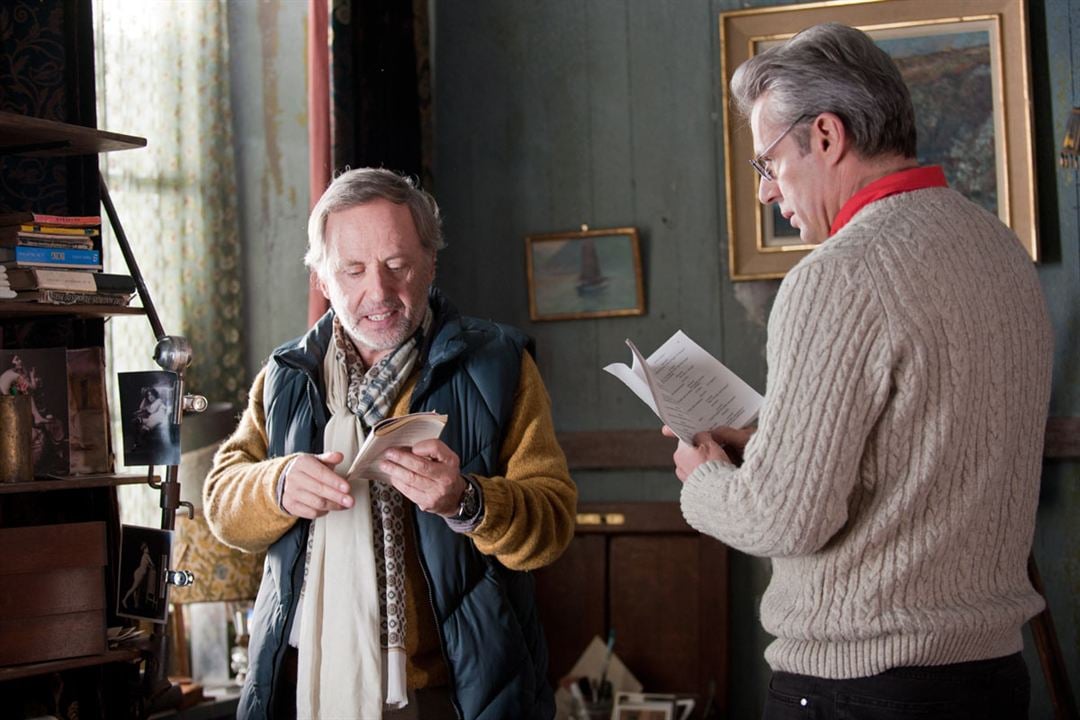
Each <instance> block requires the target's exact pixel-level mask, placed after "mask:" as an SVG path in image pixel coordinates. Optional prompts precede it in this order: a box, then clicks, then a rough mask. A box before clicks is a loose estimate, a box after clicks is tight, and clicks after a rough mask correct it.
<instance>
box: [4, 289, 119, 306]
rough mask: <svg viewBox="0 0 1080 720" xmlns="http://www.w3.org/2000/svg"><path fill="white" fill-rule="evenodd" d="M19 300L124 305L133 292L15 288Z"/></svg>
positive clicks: (15, 295) (69, 303) (16, 297)
mask: <svg viewBox="0 0 1080 720" xmlns="http://www.w3.org/2000/svg"><path fill="white" fill-rule="evenodd" d="M12 293H13V295H14V297H11V298H10V299H12V300H15V301H17V302H36V303H42V304H45V305H110V306H124V305H128V304H129V303H130V302H131V293H109V292H84V291H82V290H13V291H12Z"/></svg>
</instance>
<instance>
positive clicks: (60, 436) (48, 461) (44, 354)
mask: <svg viewBox="0 0 1080 720" xmlns="http://www.w3.org/2000/svg"><path fill="white" fill-rule="evenodd" d="M0 394H3V395H29V396H30V412H31V416H32V422H33V430H32V431H31V452H32V456H33V464H34V475H36V476H39V477H40V476H46V475H64V476H66V475H67V474H68V369H67V352H66V350H65V349H64V348H62V347H55V348H23V349H19V350H0Z"/></svg>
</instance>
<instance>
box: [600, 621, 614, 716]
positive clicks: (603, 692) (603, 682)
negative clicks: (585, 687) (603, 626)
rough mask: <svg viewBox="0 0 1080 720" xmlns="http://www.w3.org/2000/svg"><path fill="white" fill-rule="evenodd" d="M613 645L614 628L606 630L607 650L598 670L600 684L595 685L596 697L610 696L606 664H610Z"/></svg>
mask: <svg viewBox="0 0 1080 720" xmlns="http://www.w3.org/2000/svg"><path fill="white" fill-rule="evenodd" d="M614 647H615V628H611V629H610V630H608V636H607V652H606V653H605V654H604V665H603V667H602V670H601V672H600V684H599V685H597V687H596V695H597V698H599V699H603V698H608V697H611V689H610V688H609V687H608V686H607V685H608V681H607V671H608V665H610V664H611V650H612V648H614Z"/></svg>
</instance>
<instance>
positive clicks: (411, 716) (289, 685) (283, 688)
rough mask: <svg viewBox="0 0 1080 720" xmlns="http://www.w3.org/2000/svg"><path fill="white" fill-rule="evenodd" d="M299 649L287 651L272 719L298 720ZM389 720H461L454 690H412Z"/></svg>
mask: <svg viewBox="0 0 1080 720" xmlns="http://www.w3.org/2000/svg"><path fill="white" fill-rule="evenodd" d="M296 664H297V657H296V648H294V647H288V648H286V649H285V658H284V661H283V664H282V669H281V674H280V676H279V678H278V682H277V686H276V687H275V688H274V693H273V697H272V699H271V705H272V706H273V707H272V709H271V712H270V717H271V718H272V720H296ZM383 716H384V717H385V718H387V720H457V717H458V715H457V710H455V709H454V703H453V701H452V700H451V699H450V688H446V687H436V688H420V689H419V690H410V691H409V704H408V705H407V706H405V708H404V709H402V710H390V711H385V712H384V713H383Z"/></svg>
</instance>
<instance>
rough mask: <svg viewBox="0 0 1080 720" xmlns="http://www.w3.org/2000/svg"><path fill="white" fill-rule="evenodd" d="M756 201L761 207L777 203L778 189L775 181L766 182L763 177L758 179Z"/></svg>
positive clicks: (779, 196) (778, 199) (778, 197)
mask: <svg viewBox="0 0 1080 720" xmlns="http://www.w3.org/2000/svg"><path fill="white" fill-rule="evenodd" d="M757 196H758V201H759V202H760V203H761V204H762V205H770V204H772V203H774V202H779V201H780V198H781V195H780V187H779V186H778V185H777V184H776V181H775V180H766V179H765V178H764V177H761V178H759V179H758V195H757Z"/></svg>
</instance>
